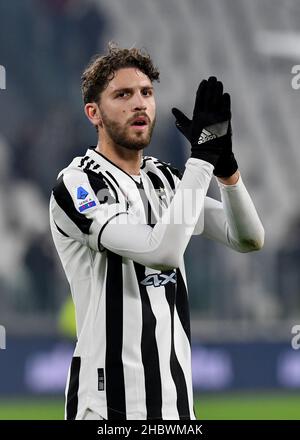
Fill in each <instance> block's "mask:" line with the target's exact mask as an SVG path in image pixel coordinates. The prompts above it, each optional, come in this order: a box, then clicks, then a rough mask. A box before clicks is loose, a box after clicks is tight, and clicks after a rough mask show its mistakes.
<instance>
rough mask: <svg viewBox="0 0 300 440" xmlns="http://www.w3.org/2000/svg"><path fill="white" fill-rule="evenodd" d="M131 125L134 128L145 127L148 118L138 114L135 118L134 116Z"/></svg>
mask: <svg viewBox="0 0 300 440" xmlns="http://www.w3.org/2000/svg"><path fill="white" fill-rule="evenodd" d="M130 125H131V126H132V127H135V128H139V129H142V128H145V127H146V126H147V125H148V119H147V118H146V117H145V116H138V117H137V118H135V119H134V120H133V121H132V122H131V124H130Z"/></svg>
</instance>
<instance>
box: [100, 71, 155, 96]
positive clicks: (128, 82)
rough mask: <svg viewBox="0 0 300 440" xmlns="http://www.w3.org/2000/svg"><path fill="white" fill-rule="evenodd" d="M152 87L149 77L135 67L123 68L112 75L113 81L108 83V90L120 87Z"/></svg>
mask: <svg viewBox="0 0 300 440" xmlns="http://www.w3.org/2000/svg"><path fill="white" fill-rule="evenodd" d="M140 86H143V87H145V86H152V83H151V81H150V79H149V77H148V76H147V75H146V74H145V73H144V72H142V71H141V70H140V69H138V68H137V67H124V68H122V69H119V70H117V71H116V72H115V73H114V77H113V79H112V80H111V81H110V82H109V83H108V86H107V88H108V90H110V91H112V90H115V89H119V88H120V87H124V88H125V87H140Z"/></svg>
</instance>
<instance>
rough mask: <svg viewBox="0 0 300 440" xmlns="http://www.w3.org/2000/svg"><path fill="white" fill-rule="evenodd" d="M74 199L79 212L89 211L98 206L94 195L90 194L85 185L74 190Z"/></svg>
mask: <svg viewBox="0 0 300 440" xmlns="http://www.w3.org/2000/svg"><path fill="white" fill-rule="evenodd" d="M73 197H74V199H75V204H76V207H77V209H78V210H79V212H84V211H86V210H87V209H90V208H93V207H94V206H96V201H95V199H94V197H93V195H92V194H91V193H90V192H89V188H87V187H86V186H85V185H80V186H77V187H76V188H74V189H73Z"/></svg>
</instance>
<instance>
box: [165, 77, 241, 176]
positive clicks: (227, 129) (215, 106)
mask: <svg viewBox="0 0 300 440" xmlns="http://www.w3.org/2000/svg"><path fill="white" fill-rule="evenodd" d="M172 113H173V115H174V116H175V118H176V126H177V128H178V129H179V130H180V131H181V133H182V134H183V135H184V136H185V137H186V138H187V139H188V140H189V141H190V143H191V145H192V154H191V157H197V158H199V159H203V160H206V161H207V162H210V163H212V164H213V165H214V167H215V169H214V174H215V175H216V176H218V177H229V176H231V175H232V174H233V173H234V172H235V171H236V170H237V163H236V160H235V158H234V155H233V153H232V142H231V136H232V133H231V124H230V119H231V111H230V96H229V94H228V93H224V94H223V84H222V83H221V82H220V81H217V79H216V78H215V77H210V78H209V79H208V81H206V80H203V81H202V82H201V83H200V85H199V88H198V91H197V95H196V101H195V107H194V113H193V119H192V120H190V119H189V118H188V117H187V116H185V115H184V113H182V112H181V111H180V110H178V109H177V108H173V109H172Z"/></svg>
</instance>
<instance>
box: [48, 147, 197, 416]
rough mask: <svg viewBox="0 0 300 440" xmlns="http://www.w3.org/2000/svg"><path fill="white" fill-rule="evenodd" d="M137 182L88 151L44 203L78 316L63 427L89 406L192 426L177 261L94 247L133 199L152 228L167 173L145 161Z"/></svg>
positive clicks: (165, 198)
mask: <svg viewBox="0 0 300 440" xmlns="http://www.w3.org/2000/svg"><path fill="white" fill-rule="evenodd" d="M140 175H141V182H140V183H139V182H137V181H136V180H135V179H133V178H132V177H131V176H130V175H128V174H127V173H126V172H124V171H123V170H121V169H120V168H118V167H117V166H116V165H114V164H113V163H112V162H111V161H109V160H108V159H107V158H105V157H104V156H103V155H101V154H99V153H98V152H96V151H95V150H94V149H92V148H91V149H88V151H87V152H86V155H85V156H84V157H78V158H75V159H74V160H73V161H72V163H71V164H70V165H69V166H68V167H67V168H65V169H64V170H63V171H62V172H61V173H60V174H59V176H58V180H57V183H56V185H55V187H54V189H53V192H52V195H51V201H50V220H51V230H52V235H53V239H54V243H55V246H56V249H57V251H58V254H59V256H60V259H61V262H62V264H63V267H64V270H65V273H66V276H67V279H68V281H69V283H70V287H71V292H72V296H73V300H74V303H75V309H76V324H77V337H78V341H77V345H76V349H75V353H74V357H73V361H72V365H71V368H70V372H69V380H68V384H67V389H66V417H67V418H68V419H74V418H81V417H82V415H83V413H84V412H85V410H86V409H87V408H90V409H92V410H94V411H96V412H98V413H99V414H100V415H101V416H103V417H104V418H105V419H195V415H194V411H193V391H192V376H191V337H190V319H189V304H188V294H187V288H186V278H185V271H184V266H183V263H182V264H181V265H180V267H179V268H177V269H172V268H168V269H167V270H159V269H153V268H151V267H147V266H145V265H143V264H139V263H137V262H136V261H133V260H132V259H129V258H126V257H122V256H121V255H117V254H116V253H114V252H112V251H110V250H108V249H106V248H104V247H103V246H102V244H101V235H102V233H103V229H105V227H106V224H107V223H108V222H109V221H110V222H112V220H113V219H116V217H117V216H120V215H121V214H124V213H126V212H127V210H128V208H129V206H130V204H131V202H132V201H133V202H132V203H141V211H143V215H144V218H143V219H142V221H144V222H145V223H147V224H148V225H150V226H153V225H154V224H155V222H156V218H155V215H154V212H158V211H159V208H160V207H162V209H163V208H164V207H166V206H167V205H168V204H169V203H170V201H171V199H172V197H173V194H174V189H175V186H176V185H177V183H178V181H179V179H178V175H177V172H176V170H175V169H173V168H172V167H170V166H169V165H168V164H165V163H163V162H161V161H159V160H157V159H155V158H153V157H144V158H143V160H142V164H141V169H140ZM143 188H144V189H145V192H141V191H140V190H141V189H143ZM151 197H152V198H151ZM140 214H141V212H140ZM140 221H141V219H139V220H138V222H140ZM120 231H121V233H122V226H120ZM132 240H133V241H134V240H138V236H133V237H132Z"/></svg>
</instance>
